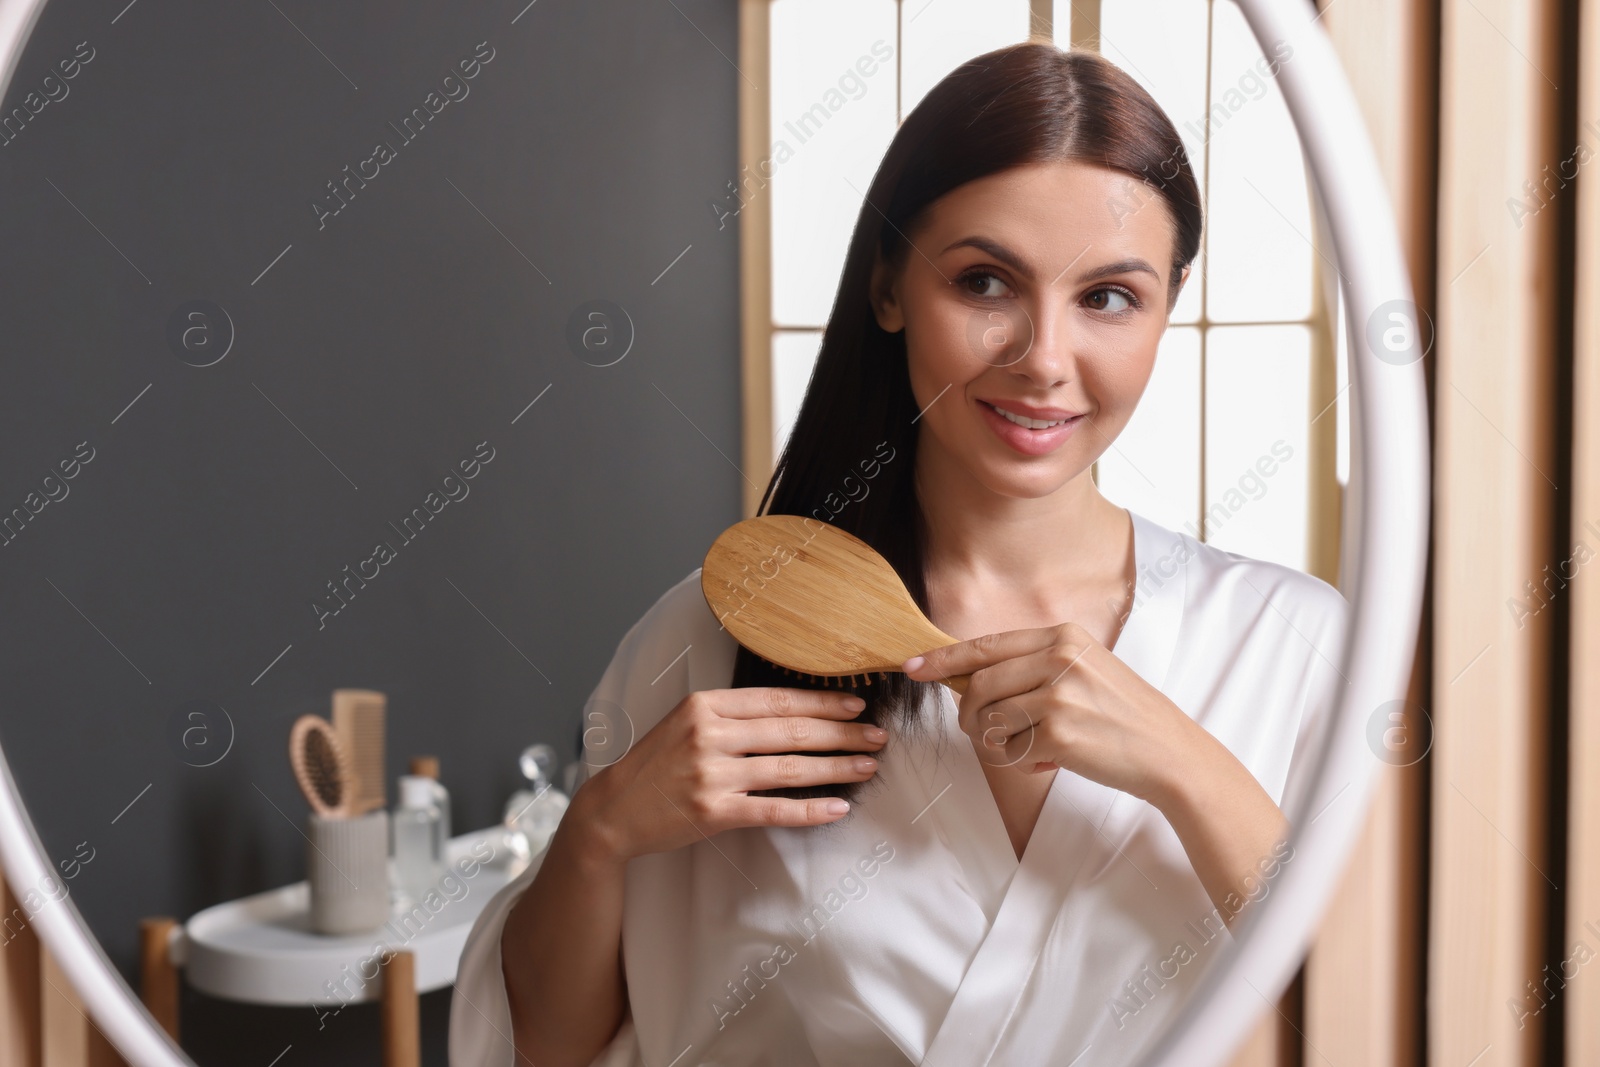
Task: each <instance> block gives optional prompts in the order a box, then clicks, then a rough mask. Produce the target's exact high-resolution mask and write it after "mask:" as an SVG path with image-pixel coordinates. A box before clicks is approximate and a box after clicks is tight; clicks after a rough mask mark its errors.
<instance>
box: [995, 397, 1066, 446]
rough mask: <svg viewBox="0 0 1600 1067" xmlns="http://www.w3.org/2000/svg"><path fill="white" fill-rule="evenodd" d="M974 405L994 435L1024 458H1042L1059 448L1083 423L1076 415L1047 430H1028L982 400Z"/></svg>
mask: <svg viewBox="0 0 1600 1067" xmlns="http://www.w3.org/2000/svg"><path fill="white" fill-rule="evenodd" d="M974 403H976V404H977V405H978V410H979V411H980V412H982V414H983V421H984V422H985V423H987V424H988V426H989V429H991V430H993V431H994V435H995V436H996V437H998V438H1000V440H1002V441H1004V442H1005V443H1006V444H1008V445H1010V446H1011V447H1012V448H1013V449H1015V450H1016V451H1017V452H1020V453H1022V454H1023V455H1024V456H1042V455H1044V454H1045V453H1047V452H1053V451H1055V450H1056V449H1057V448H1059V447H1061V444H1062V442H1064V441H1065V440H1066V439H1067V438H1068V437H1071V436H1072V431H1073V430H1076V429H1077V428H1078V424H1079V423H1080V422H1082V421H1083V416H1082V415H1076V416H1074V417H1072V418H1070V419H1068V420H1067V421H1066V422H1063V423H1061V424H1060V425H1058V426H1052V427H1050V428H1049V429H1047V430H1030V429H1028V428H1027V427H1025V426H1018V425H1017V424H1016V423H1014V422H1012V421H1011V420H1010V419H1008V418H1006V417H1005V416H1004V415H1002V414H1000V413H999V412H998V411H996V410H995V409H994V408H993V406H991V405H989V404H986V403H984V402H983V401H982V400H977V401H974Z"/></svg>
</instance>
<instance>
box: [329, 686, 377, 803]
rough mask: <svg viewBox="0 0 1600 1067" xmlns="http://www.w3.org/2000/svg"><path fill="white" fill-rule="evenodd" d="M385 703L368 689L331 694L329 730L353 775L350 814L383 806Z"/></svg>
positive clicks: (341, 690) (340, 690)
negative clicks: (339, 746)
mask: <svg viewBox="0 0 1600 1067" xmlns="http://www.w3.org/2000/svg"><path fill="white" fill-rule="evenodd" d="M386 704H387V701H386V699H385V697H384V695H383V694H382V693H379V692H375V691H374V690H371V689H335V690H334V691H333V728H334V731H335V732H337V733H338V735H339V742H340V743H341V744H342V745H343V746H344V749H345V751H346V752H347V753H349V755H350V766H351V770H352V771H353V772H354V776H355V781H354V783H353V785H354V788H353V793H352V795H351V798H350V814H351V815H365V814H366V813H367V812H369V811H372V810H373V809H374V808H382V807H386V806H387V794H386V792H385V789H384V784H385V780H386V779H385V777H384V770H383V768H384V762H383V760H384V754H383V720H384V709H385V707H386Z"/></svg>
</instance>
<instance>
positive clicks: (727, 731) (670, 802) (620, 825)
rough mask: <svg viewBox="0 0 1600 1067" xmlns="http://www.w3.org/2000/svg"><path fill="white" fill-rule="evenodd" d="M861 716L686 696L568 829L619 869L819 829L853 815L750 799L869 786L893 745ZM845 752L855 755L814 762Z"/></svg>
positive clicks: (591, 785)
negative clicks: (751, 835) (729, 842)
mask: <svg viewBox="0 0 1600 1067" xmlns="http://www.w3.org/2000/svg"><path fill="white" fill-rule="evenodd" d="M864 707H866V704H865V702H864V701H863V700H862V699H861V698H860V697H858V696H855V695H853V694H850V693H843V692H838V691H829V690H812V689H792V688H786V687H780V686H751V687H747V688H740V689H707V690H702V691H700V692H695V693H690V694H689V695H688V696H686V697H684V698H683V700H681V701H679V703H678V705H677V707H675V708H673V709H672V711H670V712H668V713H667V715H666V717H665V718H663V719H662V720H661V721H660V722H659V723H657V724H656V725H655V727H654V728H653V729H651V730H650V731H649V732H648V733H646V734H645V735H644V736H643V737H642V738H640V739H639V741H638V743H637V744H635V745H634V746H633V748H632V749H631V750H630V751H629V752H628V753H627V754H625V755H624V756H623V757H622V758H620V759H618V760H617V761H616V762H615V763H613V764H611V765H609V766H607V767H605V768H604V769H602V770H600V771H597V772H595V774H594V775H592V776H591V777H590V778H589V780H588V781H586V782H585V783H584V784H583V786H582V787H580V788H579V789H578V791H577V793H576V795H575V796H574V797H573V798H572V805H573V807H574V808H575V809H578V810H576V811H569V812H568V814H567V817H566V819H564V820H563V821H564V822H566V821H573V820H572V816H573V815H577V816H578V820H577V821H581V822H583V823H586V824H587V825H586V826H585V829H586V830H587V831H589V833H588V834H586V835H585V836H590V837H591V845H592V846H593V847H595V848H598V849H599V850H600V851H601V853H602V854H603V855H604V857H605V858H606V859H607V860H609V861H610V862H612V863H622V862H626V861H627V860H629V859H632V858H633V857H634V856H638V855H643V854H645V853H649V852H666V851H669V850H671V849H675V848H681V847H683V846H684V845H689V844H693V843H694V842H696V841H700V840H704V839H705V838H708V837H711V836H713V835H715V834H718V833H720V832H722V831H723V830H730V829H733V828H735V827H741V826H818V825H821V824H823V823H830V822H835V821H837V820H838V819H840V818H842V817H843V816H844V815H845V814H846V813H847V812H848V811H849V810H850V809H849V805H848V804H847V803H846V802H845V801H843V800H838V799H835V798H831V797H820V798H815V799H806V800H798V799H794V798H790V797H765V796H757V797H753V796H749V795H748V794H749V793H750V792H751V791H753V790H764V789H781V788H796V787H802V786H815V785H825V784H833V783H840V782H862V781H866V780H867V779H869V778H871V777H872V776H873V775H874V774H876V773H877V769H878V762H877V760H876V759H874V758H872V756H871V755H869V754H870V753H875V752H877V751H878V750H879V749H880V748H882V747H883V744H884V742H885V741H886V740H887V739H888V734H887V733H886V732H885V731H884V730H882V729H881V728H879V727H876V726H869V725H867V724H865V723H857V722H851V721H849V720H851V719H854V718H855V717H856V716H857V715H859V714H860V713H861V710H862V709H863V708H864ZM829 750H843V751H845V752H847V753H852V754H849V755H842V756H808V755H803V754H802V753H804V752H818V751H829Z"/></svg>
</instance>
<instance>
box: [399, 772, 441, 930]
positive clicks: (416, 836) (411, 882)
mask: <svg viewBox="0 0 1600 1067" xmlns="http://www.w3.org/2000/svg"><path fill="white" fill-rule="evenodd" d="M435 784H436V783H435V782H434V781H433V779H431V778H423V777H420V776H418V775H411V774H403V775H401V776H400V803H399V804H398V805H397V806H396V807H395V809H394V811H393V813H392V814H391V815H390V818H389V825H390V827H391V830H392V833H393V845H392V851H393V853H394V857H393V858H394V878H395V890H396V895H397V896H398V897H399V898H400V901H401V902H402V903H410V904H415V903H419V902H420V901H421V900H422V899H423V897H425V896H426V895H427V893H428V890H430V889H433V888H434V887H435V886H436V885H438V883H439V879H440V878H441V877H442V876H443V875H444V862H443V860H442V859H441V858H440V857H439V855H438V847H439V846H438V842H439V840H440V813H439V806H438V805H437V804H436V803H434V799H433V796H434V795H433V786H434V785H435Z"/></svg>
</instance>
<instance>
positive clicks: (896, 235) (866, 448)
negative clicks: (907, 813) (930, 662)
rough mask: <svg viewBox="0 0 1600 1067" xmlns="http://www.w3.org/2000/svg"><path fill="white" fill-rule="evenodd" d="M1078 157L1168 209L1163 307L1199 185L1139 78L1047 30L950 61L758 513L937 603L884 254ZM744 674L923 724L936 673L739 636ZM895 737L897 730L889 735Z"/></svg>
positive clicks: (872, 191) (834, 319)
mask: <svg viewBox="0 0 1600 1067" xmlns="http://www.w3.org/2000/svg"><path fill="white" fill-rule="evenodd" d="M1059 161H1075V162H1082V163H1092V164H1096V165H1099V166H1103V167H1109V168H1111V169H1114V170H1119V171H1122V172H1124V173H1126V174H1128V175H1130V176H1132V177H1134V178H1136V179H1138V180H1139V181H1141V182H1143V183H1144V185H1145V186H1146V187H1147V188H1148V189H1150V190H1151V191H1152V192H1153V194H1154V195H1159V196H1160V197H1161V198H1162V200H1163V201H1164V202H1165V205H1166V208H1167V211H1168V215H1169V218H1170V219H1171V220H1172V223H1173V250H1172V274H1171V284H1170V286H1169V292H1168V300H1167V309H1168V312H1169V313H1170V311H1171V309H1172V305H1173V304H1174V302H1175V301H1176V298H1177V292H1178V278H1179V276H1180V274H1181V273H1182V270H1183V268H1184V267H1185V266H1187V265H1188V264H1190V263H1191V262H1193V260H1194V258H1195V255H1196V253H1197V252H1198V251H1199V247H1200V228H1201V222H1202V219H1201V214H1202V213H1201V206H1200V194H1199V189H1198V186H1197V185H1196V183H1195V179H1194V174H1193V171H1192V170H1191V169H1190V166H1189V160H1188V155H1187V153H1186V152H1185V151H1184V147H1183V141H1182V140H1181V139H1180V138H1179V136H1178V132H1177V130H1176V129H1174V127H1173V125H1172V122H1171V120H1169V119H1168V118H1167V116H1166V114H1165V112H1163V111H1162V110H1161V108H1160V106H1159V105H1157V104H1156V102H1155V100H1153V99H1152V98H1151V97H1150V95H1149V93H1147V92H1146V91H1145V90H1144V89H1143V88H1142V87H1141V86H1140V85H1139V84H1138V82H1136V81H1134V79H1133V78H1132V77H1130V76H1129V75H1128V74H1127V73H1125V72H1124V71H1123V70H1122V69H1121V68H1119V67H1117V66H1116V65H1115V64H1113V63H1112V62H1110V61H1109V60H1107V59H1105V58H1103V57H1102V56H1100V55H1098V54H1096V53H1093V52H1085V51H1076V50H1074V51H1063V50H1062V49H1060V48H1057V47H1056V46H1055V45H1052V44H1049V43H1047V42H1043V41H1029V42H1027V43H1023V44H1015V45H1010V46H1008V47H1005V48H999V49H996V50H995V51H993V52H988V53H985V54H984V55H981V56H977V57H976V58H973V59H970V60H968V61H967V62H965V63H963V64H962V65H961V66H959V67H957V68H956V69H955V70H953V71H951V72H950V73H949V74H948V75H947V76H946V77H945V78H944V80H943V81H941V82H939V84H938V85H936V86H934V87H933V89H932V90H931V91H930V92H929V93H928V94H927V95H926V96H925V97H923V98H922V100H921V102H920V103H918V104H917V106H916V108H915V109H914V110H913V111H912V112H911V114H910V115H908V116H907V117H906V120H905V122H904V123H903V124H902V125H901V126H900V129H899V130H898V131H897V132H896V134H895V136H894V139H893V141H892V142H891V143H890V145H889V150H888V152H887V153H886V154H885V155H884V157H883V162H882V163H880V164H879V165H878V172H877V174H876V176H875V177H874V178H873V180H872V185H871V187H870V188H869V189H868V191H867V194H866V202H865V203H863V204H862V205H861V212H860V214H859V215H857V217H856V225H855V231H854V233H853V235H852V236H851V239H850V249H849V252H848V254H847V255H846V257H845V263H844V270H843V272H842V274H841V276H840V278H839V290H838V293H837V294H836V295H835V297H834V301H833V311H832V314H830V315H829V316H828V324H827V327H826V329H825V330H824V332H823V335H822V348H821V351H820V353H819V354H818V356H817V361H816V365H815V367H814V368H813V370H812V372H811V379H810V382H809V383H808V384H807V386H806V392H805V397H804V399H803V400H802V401H801V404H800V411H799V414H798V416H797V417H796V419H795V423H794V428H793V431H792V432H791V433H790V435H789V439H788V441H787V442H786V443H785V445H784V448H783V452H782V455H780V456H779V458H778V461H777V464H776V467H775V469H774V471H773V475H772V479H771V481H769V482H768V483H767V489H766V492H765V493H764V494H763V496H762V499H761V506H760V508H759V509H758V513H760V514H779V515H810V516H813V517H815V518H817V519H820V520H822V521H824V522H828V523H831V524H832V525H835V526H838V527H840V528H842V529H844V530H848V531H849V532H850V533H853V534H855V535H856V536H857V537H859V538H861V539H862V540H863V541H866V542H867V543H868V544H870V545H871V546H872V547H873V548H875V549H876V550H877V551H878V552H879V553H880V554H882V555H883V557H884V558H885V559H887V560H888V561H889V563H890V564H891V565H892V566H893V567H894V568H895V570H896V571H897V572H899V574H900V578H901V580H902V581H904V582H905V585H906V588H907V590H909V591H910V593H911V596H912V598H913V599H914V600H915V601H916V602H917V604H918V606H920V607H921V608H922V610H923V611H924V612H926V611H927V610H928V599H927V583H926V581H925V576H924V573H923V559H924V553H925V546H926V544H927V528H926V520H925V518H924V516H923V512H922V507H921V504H920V503H919V501H918V500H917V496H916V491H915V488H914V483H913V479H912V472H913V470H914V468H915V465H916V454H917V426H916V424H915V423H914V422H913V420H914V419H915V418H916V417H917V404H916V400H915V398H914V397H913V395H912V392H911V380H910V376H909V372H908V370H907V366H906V349H905V332H904V331H899V332H896V333H888V332H886V331H885V330H884V329H883V328H882V327H880V326H879V325H878V322H877V319H876V318H875V316H874V315H873V313H872V307H871V301H870V298H869V292H868V290H869V286H870V284H871V277H872V268H873V261H874V256H875V255H881V256H882V257H883V260H884V262H885V264H886V265H887V266H888V267H890V268H891V270H892V271H894V272H898V270H899V269H900V268H901V266H902V265H903V264H904V261H905V256H906V254H907V252H908V250H909V247H910V246H909V244H908V242H907V239H906V237H905V235H906V234H907V233H908V232H910V231H911V230H912V229H913V228H914V227H915V226H916V224H917V223H918V221H919V220H920V218H921V216H922V214H923V212H925V211H926V210H927V208H928V207H929V205H931V204H932V203H933V202H934V201H936V200H937V199H939V198H940V197H941V196H943V195H944V194H946V193H948V192H950V191H951V190H953V189H955V188H957V187H959V186H961V185H964V184H966V183H967V182H970V181H973V180H975V179H978V178H982V177H984V176H986V175H989V174H994V173H997V172H999V171H1003V170H1007V169H1010V168H1012V167H1017V166H1023V165H1026V164H1030V163H1041V162H1059ZM732 684H733V686H734V687H736V688H737V687H744V686H765V685H775V686H790V687H801V688H824V687H826V688H832V689H840V688H843V689H849V690H852V691H854V692H856V693H857V694H858V695H859V696H861V697H862V698H863V699H865V700H866V701H867V707H866V710H865V711H863V712H862V714H861V716H860V718H859V720H858V721H862V722H871V723H875V724H883V723H887V722H890V721H896V722H899V723H900V724H901V725H903V726H912V725H915V724H916V722H917V720H918V719H919V718H920V716H918V715H915V714H912V712H913V711H914V710H915V709H919V708H921V707H923V706H924V704H923V700H924V698H925V697H926V696H927V695H928V691H929V690H931V689H932V688H933V687H934V686H935V685H936V684H937V683H932V682H915V681H912V680H911V679H910V678H907V677H906V676H905V675H904V674H899V673H889V674H887V675H880V676H878V678H877V679H876V680H875V681H874V683H873V684H871V685H857V686H850V685H848V684H843V685H842V684H841V683H840V682H839V681H838V680H830V681H828V682H826V683H822V682H817V683H811V682H808V681H801V680H797V679H796V678H794V677H793V676H791V675H789V674H786V673H784V672H783V671H781V670H780V669H778V668H776V667H774V666H773V665H772V664H770V663H768V662H767V661H766V660H763V659H761V658H760V657H758V656H756V655H754V654H753V653H751V652H750V651H748V650H747V649H744V648H740V649H739V651H738V653H737V656H736V658H735V661H734V670H733V681H732ZM891 743H892V741H891ZM859 788H860V783H845V784H840V785H829V786H819V787H810V788H798V789H775V790H770V791H767V792H768V794H770V795H778V796H791V797H816V796H844V797H852V796H854V795H855V794H856V793H857V792H858V790H859Z"/></svg>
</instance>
